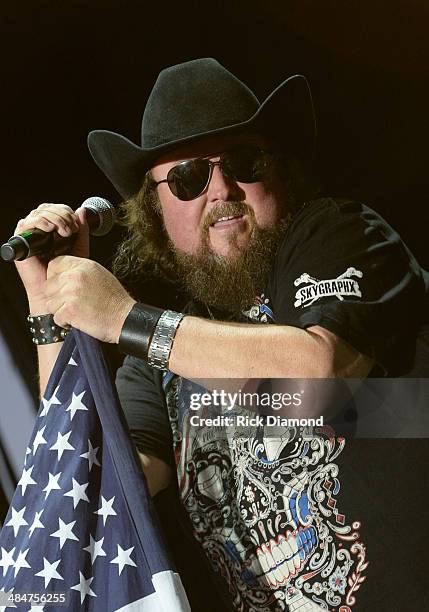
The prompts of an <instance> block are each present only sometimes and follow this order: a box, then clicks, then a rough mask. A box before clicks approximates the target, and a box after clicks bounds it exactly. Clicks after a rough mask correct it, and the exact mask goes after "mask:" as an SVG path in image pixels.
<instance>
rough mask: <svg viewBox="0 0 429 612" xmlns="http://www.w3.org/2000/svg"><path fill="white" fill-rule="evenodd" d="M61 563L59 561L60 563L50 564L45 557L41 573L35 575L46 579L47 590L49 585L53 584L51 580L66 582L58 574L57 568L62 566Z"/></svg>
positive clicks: (59, 560)
mask: <svg viewBox="0 0 429 612" xmlns="http://www.w3.org/2000/svg"><path fill="white" fill-rule="evenodd" d="M60 562H61V559H58V561H54V562H53V563H49V561H48V560H47V559H46V557H43V566H44V567H43V569H42V570H40V572H38V573H37V574H35V576H41V577H42V578H44V579H45V589H46V587H47V586H48V584H49V583H50V582H51V580H53V579H56V580H64V578H63V577H62V576H61V575H60V574H59V573H58V572H57V567H58V565H59V564H60Z"/></svg>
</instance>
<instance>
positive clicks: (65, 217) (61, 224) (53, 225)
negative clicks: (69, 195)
mask: <svg viewBox="0 0 429 612" xmlns="http://www.w3.org/2000/svg"><path fill="white" fill-rule="evenodd" d="M68 208H69V207H63V206H61V205H54V204H51V205H46V207H45V208H40V207H39V208H38V209H35V210H32V211H31V212H30V213H29V215H27V217H25V219H20V220H19V222H18V224H17V227H16V230H15V232H19V231H21V232H22V231H25V230H27V229H32V228H38V229H41V230H43V231H48V232H49V231H54V230H56V231H57V232H58V234H60V235H61V236H70V234H72V233H73V232H77V231H78V230H79V222H78V220H77V219H78V217H77V215H76V214H75V213H74V211H71V209H70V210H68Z"/></svg>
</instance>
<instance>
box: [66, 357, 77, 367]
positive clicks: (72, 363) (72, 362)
mask: <svg viewBox="0 0 429 612" xmlns="http://www.w3.org/2000/svg"><path fill="white" fill-rule="evenodd" d="M67 365H74V366H77V363H76V361H75V360H74V359H73V357H70V361H69V362H68V364H67Z"/></svg>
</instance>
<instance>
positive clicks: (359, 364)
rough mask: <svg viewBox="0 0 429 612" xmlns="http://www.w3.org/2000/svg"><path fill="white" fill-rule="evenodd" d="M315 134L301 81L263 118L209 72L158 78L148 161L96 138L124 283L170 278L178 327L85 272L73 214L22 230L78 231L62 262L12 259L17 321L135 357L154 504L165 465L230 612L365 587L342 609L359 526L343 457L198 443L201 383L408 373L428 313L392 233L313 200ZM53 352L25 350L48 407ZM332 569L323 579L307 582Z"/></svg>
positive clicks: (61, 212)
mask: <svg viewBox="0 0 429 612" xmlns="http://www.w3.org/2000/svg"><path fill="white" fill-rule="evenodd" d="M314 134H315V128H314V117H313V109H312V103H311V96H310V92H309V89H308V85H307V82H306V80H305V79H304V78H303V77H301V76H295V77H291V78H290V79H288V80H286V81H285V82H283V83H282V84H281V85H280V86H279V87H278V88H277V89H276V90H275V91H274V92H273V93H272V94H271V96H269V97H268V98H267V100H266V101H265V102H264V103H263V104H262V105H261V104H259V102H258V101H257V99H256V98H255V97H254V95H253V94H252V92H250V90H249V89H248V88H247V87H246V86H245V85H244V84H243V83H241V82H240V81H239V80H238V79H236V78H235V77H234V76H233V75H232V74H231V73H229V72H228V71H227V70H226V69H225V68H223V67H222V66H220V65H219V64H218V63H217V62H216V61H215V60H212V59H201V60H194V61H192V62H186V63H185V64H180V65H178V66H173V67H171V68H169V69H166V70H164V71H163V72H161V74H160V76H159V78H158V80H157V82H156V84H155V86H154V89H153V91H152V93H151V96H150V97H149V100H148V103H147V105H146V109H145V112H144V116H143V123H142V146H141V147H138V146H137V145H134V144H133V143H131V142H130V141H128V140H127V139H125V138H124V137H122V136H120V135H118V134H113V133H111V132H105V131H96V132H92V133H91V134H90V137H89V146H90V150H91V153H92V155H93V156H94V158H95V160H96V162H97V164H98V165H99V166H100V167H101V169H102V170H103V171H104V172H105V174H106V175H107V177H108V178H109V179H110V180H111V181H112V183H113V184H114V185H115V187H116V188H117V189H118V191H119V193H120V194H121V195H122V196H123V197H124V198H125V199H126V202H125V203H124V204H123V206H122V210H123V212H124V223H125V225H126V226H127V228H128V235H127V237H126V239H125V241H124V243H123V245H121V247H120V250H119V252H118V255H117V259H116V270H117V272H118V273H119V272H124V271H125V272H131V271H134V272H136V271H137V274H140V275H142V276H143V275H145V274H152V275H155V276H158V277H160V278H161V277H162V278H164V279H168V280H169V281H172V282H174V283H176V284H177V285H178V286H179V287H180V289H181V290H182V291H184V292H185V294H186V295H187V296H188V297H189V298H190V300H191V301H190V302H189V303H188V305H187V306H186V308H185V309H184V313H176V312H172V311H163V310H162V309H156V308H153V307H150V306H148V305H145V304H139V303H137V302H136V301H135V300H134V299H133V298H132V297H131V296H130V295H129V294H128V293H127V292H126V290H125V289H124V288H123V287H122V285H121V284H120V283H119V281H118V280H117V278H115V277H114V276H113V275H112V274H110V273H109V272H108V271H107V270H105V269H104V268H102V267H101V266H100V265H98V264H96V263H95V262H91V261H90V260H88V259H87V257H88V234H87V229H86V224H85V218H84V211H82V210H79V211H77V212H76V213H74V212H73V211H72V210H71V209H70V208H69V207H66V206H64V205H53V204H42V205H41V206H40V207H39V208H38V209H36V210H35V211H33V212H32V213H30V215H29V216H28V217H27V218H26V219H25V220H22V221H21V222H20V223H19V224H18V226H17V228H16V230H15V232H16V233H20V232H22V231H24V230H25V229H27V228H29V227H39V228H41V229H45V230H49V231H52V230H57V231H58V233H59V234H60V235H64V236H66V235H69V234H70V233H71V232H73V231H74V232H77V233H78V237H77V240H76V242H75V245H74V250H73V252H72V255H70V256H63V257H57V258H55V259H53V260H52V261H51V262H50V263H49V265H48V266H46V264H44V263H43V262H42V261H40V260H38V259H36V258H32V259H33V260H28V261H25V262H17V267H18V270H19V273H20V275H21V278H22V280H23V282H24V285H25V287H26V290H27V293H28V296H29V305H30V314H32V315H45V314H49V313H51V314H52V315H53V320H52V322H53V323H54V326H55V325H57V326H60V327H63V328H64V327H69V326H73V327H76V328H78V329H81V330H82V331H84V332H86V333H88V334H90V335H92V336H94V337H96V338H98V339H100V340H101V341H104V342H110V343H119V346H120V348H121V350H122V351H124V352H125V353H128V355H129V356H127V357H126V358H125V361H124V365H123V366H122V367H121V368H120V370H119V372H118V376H117V387H118V392H119V396H120V399H121V403H122V406H123V408H124V411H125V413H126V416H127V419H128V423H129V426H130V430H131V433H132V435H133V437H134V439H135V441H136V445H137V447H138V448H139V451H140V456H141V460H142V465H143V469H144V471H145V474H146V476H147V479H148V483H149V487H150V490H151V493H152V495H156V494H157V493H159V492H160V491H163V490H166V489H167V488H169V487H170V484H171V483H173V485H172V486H174V482H175V480H176V479H175V478H173V471H174V470H177V473H178V474H177V475H178V483H179V494H180V497H181V500H182V504H183V507H184V508H185V509H186V515H187V516H186V520H188V521H189V522H190V524H191V526H192V530H193V534H194V537H195V538H196V540H197V541H198V542H199V544H200V545H201V547H202V549H203V550H204V552H205V554H206V556H207V558H208V559H209V561H210V564H211V566H212V568H213V569H215V570H216V572H217V574H218V575H219V576H220V577H221V578H222V581H223V583H224V584H226V585H227V587H228V590H229V596H230V598H231V606H232V607H233V609H234V610H240V611H243V612H244V611H253V610H284V609H291V610H293V609H297V608H298V606H300V605H304V604H305V605H306V606H307V608H305V609H308V610H320V609H322V608H320V606H319V605H318V603H317V601H319V602H320V603H321V602H323V601H327V602H328V603H330V604H331V603H332V598H335V597H337V598H338V597H339V595H340V594H341V595H342V596H344V597H346V595H347V597H348V598H351V597H352V593H353V592H354V590H357V588H358V586H357V585H358V582H356V584H355V585H352V586H349V587H347V588H348V592H347V594H346V590H345V589H346V582H347V580H346V579H347V577H348V575H349V573H351V568H352V571H354V575H355V576H358V578H359V580H360V579H361V578H362V580H363V579H364V577H363V576H361V572H363V570H364V569H365V567H366V566H365V563H364V558H365V548H364V546H363V545H361V547H360V548H359V551H358V552H359V555H360V556H359V559H360V561H359V563H357V561H355V562H354V563H353V562H352V561H350V563H349V564H348V565H347V567H346V566H344V565H342V564H341V559H342V557H341V554H340V555H339V556H337V550H336V549H335V547H334V545H333V544H332V538H333V537H334V536H335V537H338V538H341V537H344V541H346V539H347V538H346V537H345V536H346V535H347V534H350V533H351V531H352V528H351V527H350V526H347V525H345V517H344V516H343V515H342V514H341V513H339V512H338V510H337V509H336V508H335V506H336V501H335V499H334V493H335V491H336V489H335V488H334V490H333V491H331V490H330V487H331V486H332V482H331V481H330V480H329V474H334V473H335V470H336V469H337V467H336V464H335V462H334V459H335V457H336V456H337V455H338V454H339V453H340V452H341V450H342V443H341V442H339V441H337V442H332V440H333V439H332V438H331V443H330V444H331V445H329V444H325V441H326V440H325V437H324V435H322V433H318V434H316V433H314V434H313V433H312V432H311V431H310V432H308V431H306V430H305V429H304V430H302V431H301V430H293V431H292V430H290V429H285V430H284V431H283V433H281V434H280V435H278V436H277V437H273V438H270V437H269V436H267V435H266V434H265V433H264V427H262V429H261V428H259V429H258V430H257V431H256V433H255V435H251V436H247V437H246V436H239V437H238V438H237V437H235V438H231V437H228V436H225V435H222V433H220V434H219V432H217V431H215V430H214V429H213V428H212V427H210V426H208V427H201V428H199V429H198V428H195V429H193V428H192V425H191V423H192V421H191V416H192V411H191V410H190V404H191V396H195V395H196V394H198V393H199V392H200V391H201V388H200V387H199V386H198V385H197V384H196V382H195V381H196V380H197V379H209V378H218V379H219V378H228V379H241V381H240V383H239V384H238V386H239V387H241V388H244V386H245V384H246V381H249V380H250V379H269V378H271V379H276V378H281V379H291V378H295V379H311V378H331V377H354V378H361V377H366V376H368V375H369V374H370V373H372V374H374V372H382V373H383V374H387V375H395V374H398V373H403V372H405V371H406V368H407V365H408V364H409V362H410V358H411V353H412V348H413V343H414V339H415V335H416V329H417V327H418V325H419V322H420V320H421V319H422V317H423V299H424V292H425V280H424V276H423V272H422V271H421V269H420V267H419V266H418V264H417V263H416V261H415V260H414V258H413V257H412V255H411V254H410V253H409V252H408V250H407V249H406V247H405V246H404V245H403V243H402V242H401V240H400V238H399V237H398V236H397V234H396V233H395V232H394V231H393V230H392V229H391V228H390V227H389V226H388V225H387V224H386V223H385V222H384V221H383V220H382V219H381V218H380V217H379V216H378V215H377V214H376V213H374V212H373V211H371V210H370V209H368V208H367V207H364V206H362V205H360V204H357V203H354V202H350V201H347V200H344V201H337V200H333V199H331V198H319V199H311V200H310V198H311V197H312V188H311V186H310V185H309V181H308V179H307V176H308V167H309V160H310V158H311V153H312V149H313V146H314ZM133 268H134V270H133ZM148 301H150V300H148ZM410 301H411V302H412V303H413V304H414V307H415V315H414V317H413V320H409V318H407V317H406V308H407V304H408V303H409V302H410ZM266 323H275V325H267V324H266ZM58 351H59V345H58V344H56V343H46V345H45V346H39V347H38V355H39V366H40V386H41V392H42V393H43V390H44V387H45V385H46V382H47V379H48V377H49V374H50V371H51V369H52V366H53V363H54V361H55V358H56V356H57V354H58ZM398 355H400V356H401V358H399V357H398ZM146 362H148V363H149V365H147V363H146ZM248 384H251V383H248ZM206 385H207V387H208V388H210V383H208V382H207V383H206ZM236 388H237V386H236V387H235V389H236ZM310 448H311V450H310ZM173 450H174V457H173ZM322 475H323V478H322ZM329 483H331V484H329ZM322 486H324V487H325V489H324V490H326V491H327V493H323V494H322V492H321V491H322V489H321V487H322ZM326 503H327V504H328V506H326ZM328 516H329V517H331V518H330V522H329V523H328V521H327V519H326V517H328ZM323 517H325V519H324V518H323ZM184 520H185V519H184ZM335 521H336V523H335ZM328 524H329V525H330V527H327V525H328ZM355 535H356V538H358V534H357V532H355V533H354V535H353V537H354V536H355ZM329 538H330V539H329ZM356 538H355V539H356ZM352 539H353V538H352ZM356 546H357V544H356ZM343 554H346V552H344V553H343ZM347 554H349V558H350V553H347ZM355 554H357V553H356V550H355ZM327 555H329V556H330V559H331V567H330V573H328V574H329V580H328V582H326V581H325V582H323V581H322V580H319V581H318V580H317V578H318V577H320V574H321V573H322V570H323V571H326V568H325V565H323V563H322V561H321V560H326V557H327ZM343 558H344V557H343ZM328 574H325V575H328ZM310 578H312V579H313V583H312V587H311V589H308V590H306V591H305V592H306V593H307V595H308V594H309V596H307V595H305V594H304V589H303V585H304V584H305V585H306V586H307V587H308V586H309V584H310V583H308V584H307V581H309V580H310ZM362 580H361V581H362ZM321 597H323V598H325V599H320V598H321ZM318 598H319V599H318ZM340 601H342V600H341V599H339V600H338V602H337V603H338V604H339V602H340Z"/></svg>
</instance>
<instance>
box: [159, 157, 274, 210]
mask: <svg viewBox="0 0 429 612" xmlns="http://www.w3.org/2000/svg"><path fill="white" fill-rule="evenodd" d="M210 157H213V155H211V156H210ZM270 159H271V154H270V153H269V152H268V151H263V150H262V149H260V148H259V147H254V146H244V147H239V148H236V149H231V150H230V151H225V152H224V153H221V155H220V158H219V161H215V162H214V161H211V160H210V159H207V157H197V158H195V159H187V160H185V161H182V162H180V163H179V164H177V166H174V167H173V168H171V170H169V171H168V174H167V178H165V179H163V180H162V181H153V182H152V187H154V188H155V187H157V186H158V185H160V184H161V183H168V186H169V188H170V191H171V192H172V193H173V194H174V195H175V196H176V197H177V198H179V200H183V201H189V200H193V199H195V198H197V197H198V196H200V195H201V194H202V193H204V191H205V190H206V189H207V186H208V184H209V183H210V179H211V177H212V174H213V168H214V167H215V166H219V168H220V169H221V171H222V174H223V175H224V176H225V177H226V178H229V179H231V180H233V181H238V182H239V183H256V182H257V181H260V180H262V179H263V177H264V175H265V174H266V172H267V168H268V166H269V163H270Z"/></svg>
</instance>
